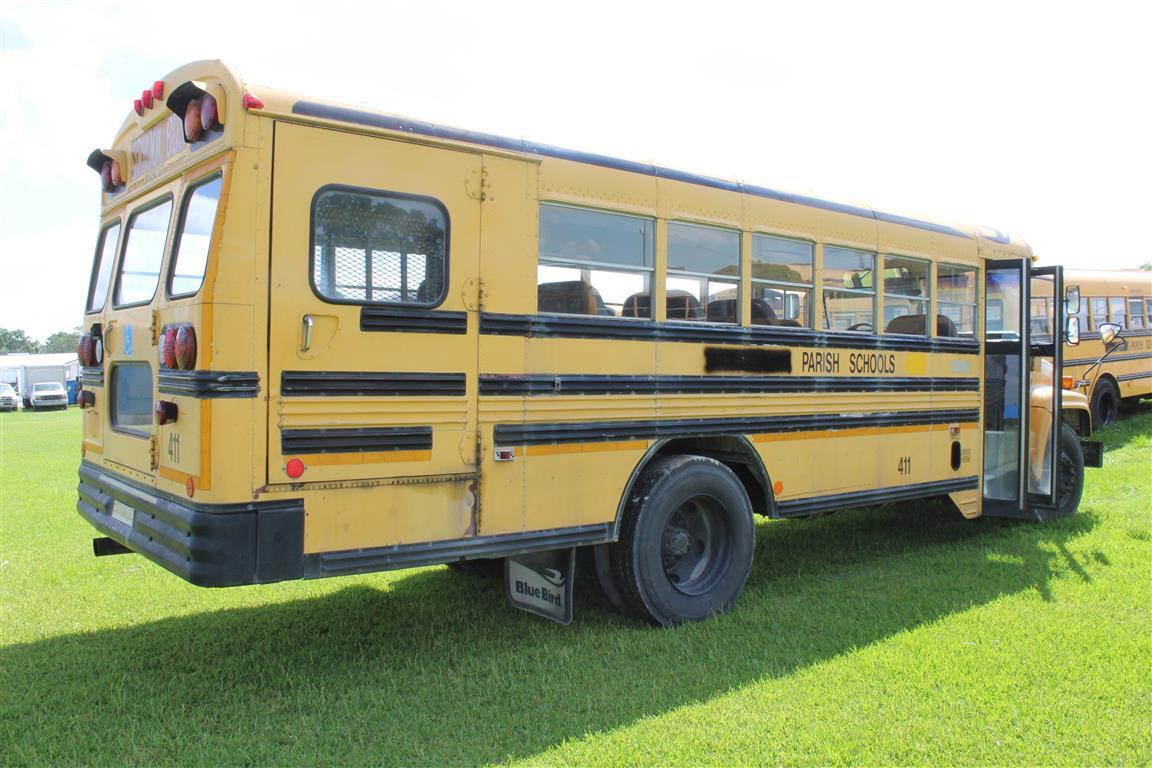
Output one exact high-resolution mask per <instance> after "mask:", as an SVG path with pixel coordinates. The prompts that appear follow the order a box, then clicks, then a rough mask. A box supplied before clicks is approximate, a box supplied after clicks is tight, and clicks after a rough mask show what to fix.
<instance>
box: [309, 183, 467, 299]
mask: <svg viewBox="0 0 1152 768" xmlns="http://www.w3.org/2000/svg"><path fill="white" fill-rule="evenodd" d="M312 217H313V219H312V220H313V229H312V268H311V273H312V274H311V277H312V287H313V289H314V290H315V291H316V293H317V295H318V296H320V298H322V299H324V300H325V301H328V302H331V303H334V304H417V305H422V306H436V305H438V304H440V302H442V301H443V300H444V297H445V295H446V294H447V291H448V281H447V275H448V250H447V220H448V217H447V213H446V212H445V210H444V207H443V206H442V205H441V204H440V203H439V201H436V200H433V199H431V198H422V197H412V196H408V195H402V194H400V193H396V192H374V191H368V190H361V189H350V188H343V187H334V186H330V187H324V188H322V189H321V190H320V191H319V192H317V193H316V196H315V197H314V198H313V201H312Z"/></svg>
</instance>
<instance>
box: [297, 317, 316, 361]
mask: <svg viewBox="0 0 1152 768" xmlns="http://www.w3.org/2000/svg"><path fill="white" fill-rule="evenodd" d="M315 325H316V322H315V321H314V320H313V319H312V315H304V343H303V344H301V345H300V351H301V352H307V351H308V350H309V349H311V348H312V329H313V328H314V327H315Z"/></svg>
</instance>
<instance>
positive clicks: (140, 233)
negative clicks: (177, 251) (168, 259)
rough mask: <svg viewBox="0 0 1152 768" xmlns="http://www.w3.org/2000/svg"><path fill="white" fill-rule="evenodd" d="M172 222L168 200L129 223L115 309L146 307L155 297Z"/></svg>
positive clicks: (140, 212) (139, 212) (142, 211)
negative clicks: (142, 305) (169, 227)
mask: <svg viewBox="0 0 1152 768" xmlns="http://www.w3.org/2000/svg"><path fill="white" fill-rule="evenodd" d="M171 218H172V197H171V196H168V197H165V198H162V199H160V200H157V201H155V202H152V203H149V204H147V207H146V208H142V209H138V210H136V211H135V212H134V213H133V214H132V218H131V219H129V220H128V231H127V232H126V233H125V235H124V256H123V258H121V260H120V272H119V274H118V275H117V276H116V292H115V300H114V302H113V304H114V305H115V306H117V307H128V306H132V305H135V304H146V303H147V302H149V301H151V300H152V297H153V296H154V295H155V294H156V284H157V283H158V282H159V280H160V263H161V262H162V261H163V260H164V246H165V244H166V242H167V239H168V223H169V220H170V219H171Z"/></svg>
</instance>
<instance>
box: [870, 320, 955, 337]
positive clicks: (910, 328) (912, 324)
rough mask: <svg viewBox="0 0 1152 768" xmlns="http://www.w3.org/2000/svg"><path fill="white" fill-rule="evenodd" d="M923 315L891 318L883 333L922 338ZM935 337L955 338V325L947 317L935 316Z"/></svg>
mask: <svg viewBox="0 0 1152 768" xmlns="http://www.w3.org/2000/svg"><path fill="white" fill-rule="evenodd" d="M924 330H925V329H924V315H900V316H899V317H894V318H892V321H891V322H889V323H888V326H887V327H886V328H885V329H884V333H903V334H906V335H909V336H923V335H925V334H924ZM936 335H937V336H957V335H958V334H957V333H956V324H955V323H953V322H952V318H950V317H948V316H947V315H936Z"/></svg>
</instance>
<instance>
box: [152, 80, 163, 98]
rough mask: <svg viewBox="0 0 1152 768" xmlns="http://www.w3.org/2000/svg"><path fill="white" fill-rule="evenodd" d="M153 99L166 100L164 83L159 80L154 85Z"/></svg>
mask: <svg viewBox="0 0 1152 768" xmlns="http://www.w3.org/2000/svg"><path fill="white" fill-rule="evenodd" d="M152 98H154V99H162V98H164V81H163V80H157V81H156V82H154V83H152Z"/></svg>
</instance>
